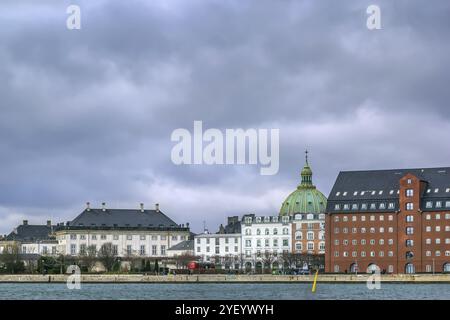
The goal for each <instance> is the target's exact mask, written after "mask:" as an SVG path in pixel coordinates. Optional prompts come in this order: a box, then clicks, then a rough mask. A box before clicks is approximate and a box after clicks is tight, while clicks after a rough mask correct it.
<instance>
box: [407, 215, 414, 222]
mask: <svg viewBox="0 0 450 320" xmlns="http://www.w3.org/2000/svg"><path fill="white" fill-rule="evenodd" d="M406 222H414V216H406Z"/></svg>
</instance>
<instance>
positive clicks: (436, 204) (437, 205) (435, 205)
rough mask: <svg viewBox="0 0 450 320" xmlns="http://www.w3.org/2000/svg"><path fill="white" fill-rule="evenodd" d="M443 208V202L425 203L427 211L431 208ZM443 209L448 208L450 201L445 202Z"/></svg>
mask: <svg viewBox="0 0 450 320" xmlns="http://www.w3.org/2000/svg"><path fill="white" fill-rule="evenodd" d="M443 207H444V202H443V201H435V202H433V201H427V202H426V203H425V208H427V209H432V208H436V209H441V208H443ZM445 208H450V201H445Z"/></svg>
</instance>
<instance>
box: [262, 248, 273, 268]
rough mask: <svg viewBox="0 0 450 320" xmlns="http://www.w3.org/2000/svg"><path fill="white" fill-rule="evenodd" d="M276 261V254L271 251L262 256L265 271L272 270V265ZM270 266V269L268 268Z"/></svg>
mask: <svg viewBox="0 0 450 320" xmlns="http://www.w3.org/2000/svg"><path fill="white" fill-rule="evenodd" d="M275 260H276V257H275V256H274V254H273V253H272V252H270V251H265V252H264V254H263V256H262V263H263V269H266V270H268V271H270V270H271V268H272V263H273V262H274V261H275ZM267 266H268V267H267Z"/></svg>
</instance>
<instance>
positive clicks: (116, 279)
mask: <svg viewBox="0 0 450 320" xmlns="http://www.w3.org/2000/svg"><path fill="white" fill-rule="evenodd" d="M68 277H69V275H36V274H33V275H32V274H30V275H0V283H48V282H53V283H65V282H67V279H68ZM80 277H81V279H80V280H81V282H82V283H258V282H259V283H294V282H297V283H311V282H313V280H314V276H313V275H299V276H292V275H167V276H162V275H161V276H156V275H140V274H117V275H114V274H83V275H81V276H80ZM368 277H369V275H365V274H361V275H348V274H346V275H341V274H339V275H337V274H336V275H334V274H320V275H319V276H318V278H317V282H322V283H363V282H366V281H367V279H368ZM380 280H381V282H386V283H388V282H391V283H439V282H441V283H450V274H435V275H431V274H418V275H382V276H381V278H380Z"/></svg>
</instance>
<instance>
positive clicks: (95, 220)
mask: <svg viewBox="0 0 450 320" xmlns="http://www.w3.org/2000/svg"><path fill="white" fill-rule="evenodd" d="M69 226H70V227H96V228H98V227H114V228H177V227H179V226H178V225H177V224H176V223H175V222H174V221H173V220H172V219H170V218H169V217H167V216H166V215H165V214H164V213H162V212H161V211H159V210H158V211H156V210H144V211H143V212H142V211H141V210H139V209H105V210H104V211H103V209H89V210H88V209H85V210H84V211H83V212H82V213H81V214H80V215H79V216H78V217H76V218H75V219H73V220H72V221H71V222H69Z"/></svg>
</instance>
